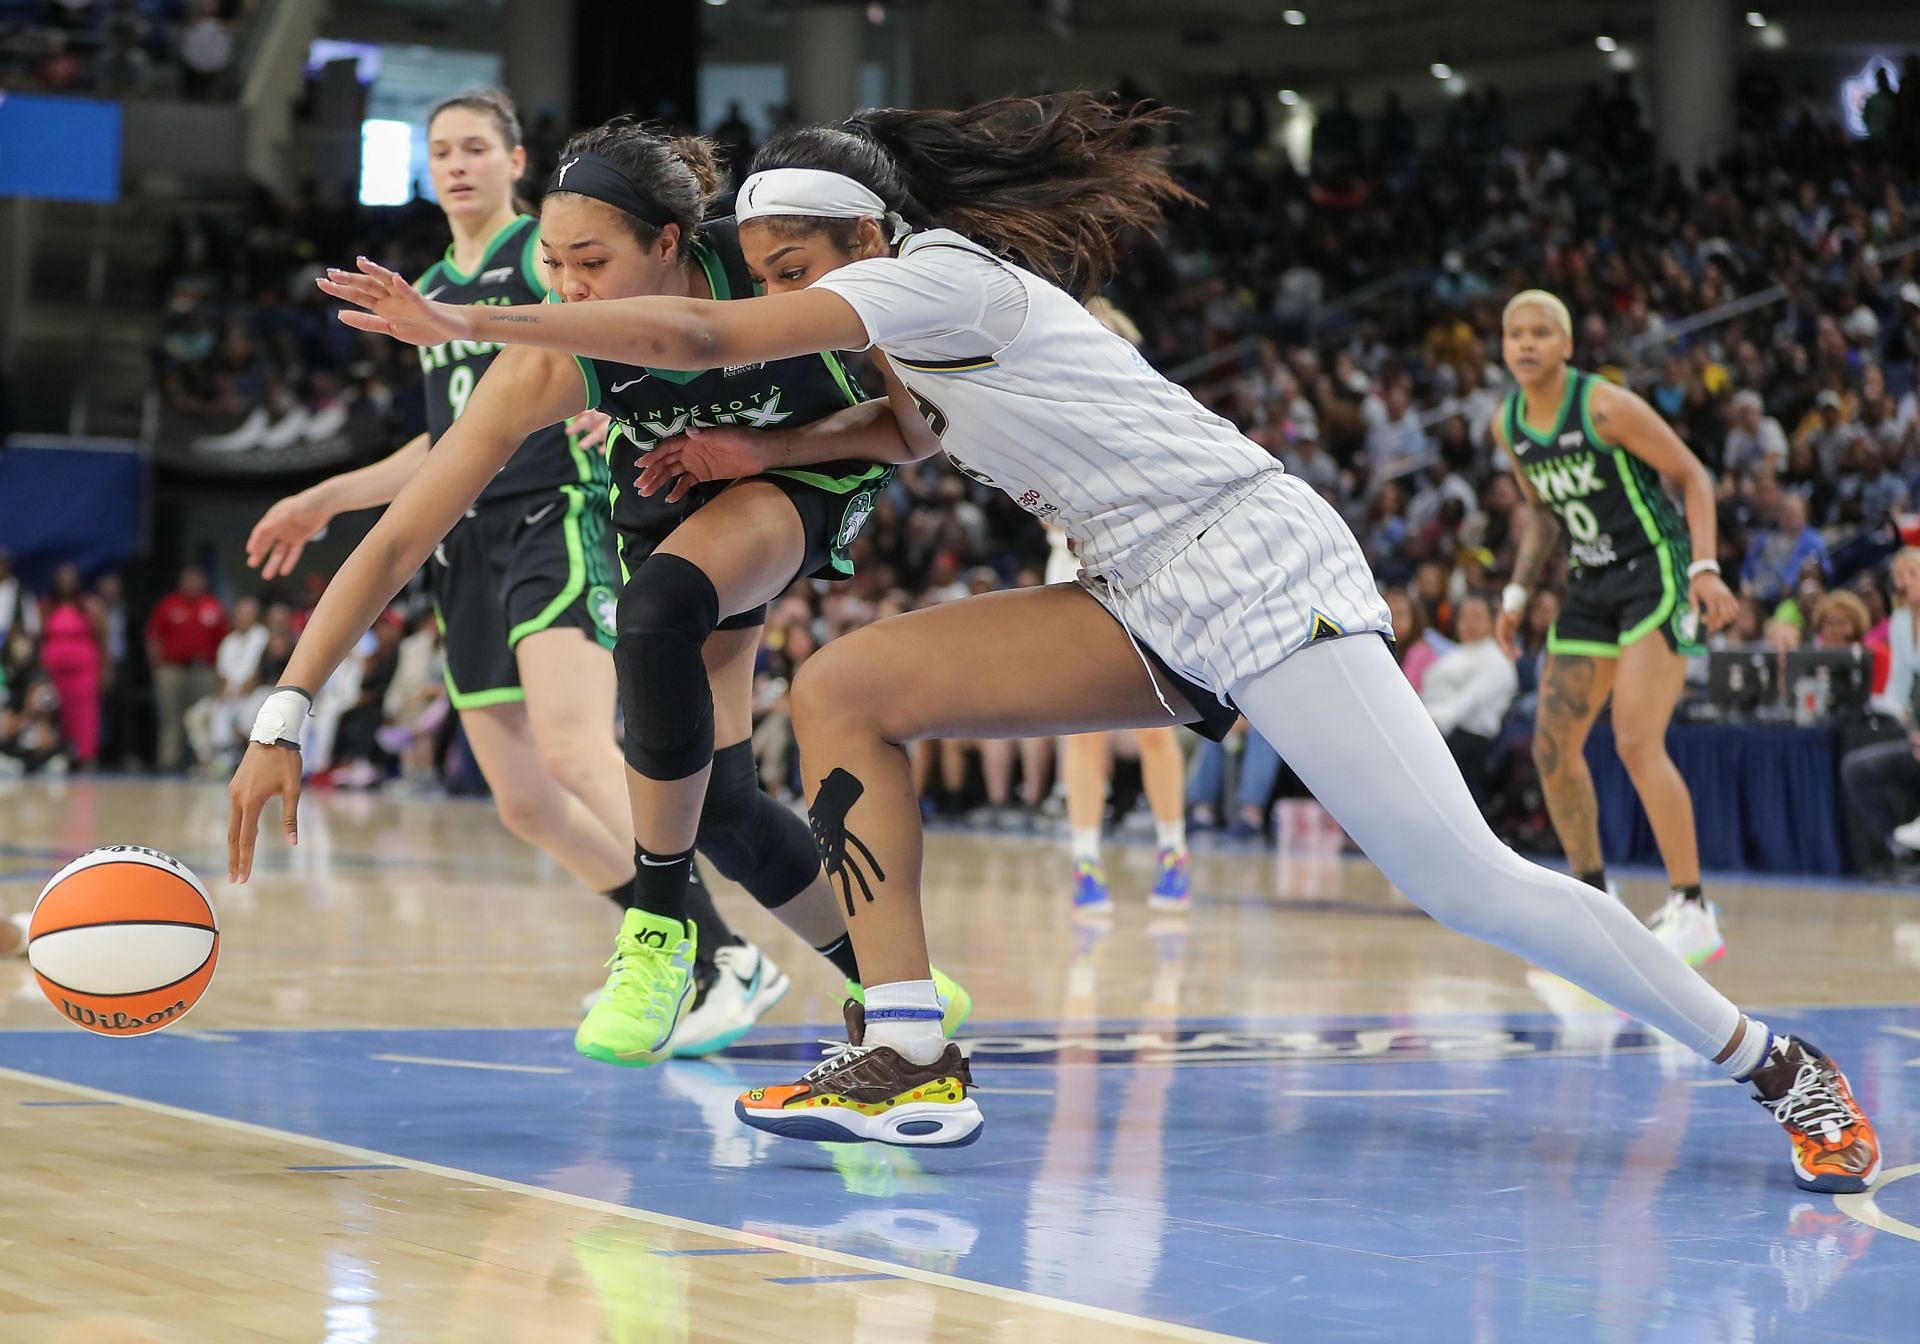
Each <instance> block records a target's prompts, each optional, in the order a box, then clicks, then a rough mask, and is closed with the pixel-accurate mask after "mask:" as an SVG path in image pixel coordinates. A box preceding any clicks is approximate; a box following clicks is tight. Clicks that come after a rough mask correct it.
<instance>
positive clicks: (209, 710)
mask: <svg viewBox="0 0 1920 1344" xmlns="http://www.w3.org/2000/svg"><path fill="white" fill-rule="evenodd" d="M266 651H267V627H266V626H265V625H264V624H263V623H262V622H261V617H260V600H259V599H258V598H253V597H243V598H240V599H238V600H237V601H235V602H234V604H233V628H232V629H231V630H229V631H227V633H226V635H225V637H223V638H222V639H221V641H220V648H219V650H218V651H217V652H216V653H215V654H214V659H213V670H214V675H215V677H216V678H217V679H218V685H217V686H216V688H215V689H214V692H213V694H212V695H210V696H207V697H205V698H204V699H201V700H196V701H194V702H193V704H191V705H189V706H188V707H187V715H186V729H187V741H188V743H189V744H190V745H191V746H192V747H193V754H194V758H195V759H196V760H197V761H198V763H199V768H200V769H201V770H203V771H205V772H206V773H207V774H209V775H212V776H217V777H223V776H225V775H226V774H227V773H228V772H229V771H231V770H232V769H233V763H234V761H235V759H236V758H237V756H238V754H239V748H240V745H241V743H242V742H244V741H245V740H246V732H247V729H248V728H249V727H251V726H252V723H253V720H252V717H251V716H250V715H249V714H248V708H249V706H251V705H252V704H253V693H254V691H255V690H257V689H258V688H259V686H260V659H261V656H262V655H263V654H265V653H266Z"/></svg>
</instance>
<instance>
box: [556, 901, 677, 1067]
mask: <svg viewBox="0 0 1920 1344" xmlns="http://www.w3.org/2000/svg"><path fill="white" fill-rule="evenodd" d="M695 938H696V934H695V932H694V927H693V923H692V921H687V922H686V923H682V922H681V921H680V920H677V919H667V918H665V917H663V916H661V915H651V914H648V913H647V912H646V911H644V910H629V911H627V913H626V917H625V918H624V919H622V920H621V921H620V933H619V935H618V936H617V937H615V939H614V940H613V955H612V956H611V957H609V958H607V965H608V967H609V968H610V969H611V971H612V973H611V974H610V975H608V976H607V983H606V984H605V985H603V986H602V987H601V989H600V998H599V1000H598V1002H596V1003H595V1004H594V1005H593V1007H592V1009H590V1010H589V1011H588V1013H587V1016H586V1019H585V1020H584V1021H582V1022H581V1023H580V1029H579V1030H578V1031H576V1032H574V1034H573V1048H574V1049H575V1050H577V1051H579V1052H580V1053H581V1054H583V1055H585V1056H586V1057H587V1058H588V1059H597V1060H599V1061H600V1062H602V1063H603V1064H622V1065H625V1066H627V1067H629V1068H644V1067H645V1066H646V1065H648V1064H658V1063H659V1062H660V1061H661V1060H663V1059H665V1058H667V1056H668V1055H669V1054H671V1053H672V1041H673V1032H674V1028H675V1027H678V1026H679V1025H680V1019H681V1017H682V1016H683V1015H684V1014H685V1013H686V1011H687V1004H688V1003H689V1002H690V1001H691V1000H692V998H693V951H694V943H695Z"/></svg>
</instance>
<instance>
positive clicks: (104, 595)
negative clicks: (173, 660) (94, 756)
mask: <svg viewBox="0 0 1920 1344" xmlns="http://www.w3.org/2000/svg"><path fill="white" fill-rule="evenodd" d="M92 608H93V611H94V612H95V615H96V618H97V619H98V621H99V623H100V626H99V628H100V651H101V653H102V655H103V662H102V664H101V676H100V759H101V761H102V762H103V763H104V764H107V765H113V764H117V763H118V762H120V761H121V760H123V759H124V758H125V757H126V754H127V743H128V732H129V730H128V718H129V716H130V713H131V704H130V695H129V687H128V684H127V682H128V670H127V653H128V651H129V650H128V644H127V630H128V617H127V596H126V588H125V585H124V584H123V583H122V582H121V579H120V576H119V575H118V574H113V573H108V574H102V575H101V576H100V577H99V578H98V579H95V580H94V584H93V603H92Z"/></svg>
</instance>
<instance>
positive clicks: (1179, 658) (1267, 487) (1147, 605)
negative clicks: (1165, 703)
mask: <svg viewBox="0 0 1920 1344" xmlns="http://www.w3.org/2000/svg"><path fill="white" fill-rule="evenodd" d="M1089 591H1091V592H1092V593H1093V595H1094V597H1095V598H1097V599H1098V600H1099V601H1100V602H1101V604H1102V605H1104V606H1105V607H1106V608H1107V610H1109V611H1111V612H1112V613H1113V614H1114V616H1115V617H1117V618H1118V619H1119V621H1120V622H1121V624H1123V625H1125V626H1126V627H1127V629H1129V630H1131V631H1132V632H1133V634H1134V637H1135V638H1136V639H1138V640H1140V642H1141V643H1143V644H1145V645H1147V646H1148V647H1149V648H1151V649H1152V650H1153V651H1154V652H1155V653H1157V654H1159V655H1160V657H1161V658H1163V659H1165V660H1166V663H1167V665H1168V666H1169V667H1171V668H1173V669H1174V670H1175V671H1176V672H1179V673H1180V674H1181V675H1182V676H1184V677H1187V678H1189V679H1191V680H1193V681H1195V682H1198V683H1199V684H1200V685H1202V686H1205V687H1207V688H1208V689H1210V690H1212V691H1214V692H1216V693H1224V692H1226V691H1227V690H1228V689H1230V688H1231V687H1233V686H1234V685H1236V684H1238V683H1239V682H1241V681H1243V680H1245V679H1246V678H1248V677H1251V676H1255V675H1257V674H1259V673H1261V672H1265V671H1266V670H1267V669H1269V668H1271V667H1275V666H1277V665H1278V664H1279V663H1280V662H1282V661H1283V660H1284V659H1285V658H1286V657H1287V656H1288V655H1289V654H1291V653H1293V652H1294V651H1295V650H1296V649H1299V648H1301V647H1302V646H1303V645H1305V644H1307V643H1308V642H1309V641H1310V640H1313V639H1315V638H1320V637H1326V636H1329V635H1336V634H1359V633H1362V632H1365V631H1376V632H1378V633H1380V634H1383V635H1387V636H1389V637H1391V636H1392V634H1393V619H1392V617H1391V616H1390V615H1389V614H1388V612H1387V604H1386V602H1385V601H1384V600H1383V599H1382V598H1381V596H1380V591H1379V589H1378V587H1377V586H1376V585H1375V582H1374V577H1373V571H1372V570H1371V569H1370V568H1369V567H1368V565H1367V560H1366V556H1365V555H1364V554H1362V553H1361V550H1360V543H1359V542H1358V541H1356V540H1354V536H1353V533H1352V532H1351V531H1350V530H1349V529H1348V527H1347V524H1346V521H1345V520H1344V519H1342V518H1341V517H1340V515H1339V514H1338V513H1336V512H1335V511H1334V509H1333V507H1332V506H1331V505H1329V504H1328V503H1327V502H1326V501H1325V500H1324V499H1322V498H1321V497H1320V496H1319V495H1318V494H1317V493H1315V492H1314V490H1313V488H1312V487H1311V486H1309V485H1307V484H1306V483H1305V482H1304V481H1302V480H1300V479H1298V478H1297V477H1294V476H1291V475H1288V474H1287V473H1285V472H1278V471H1276V472H1268V473H1264V474H1263V476H1262V478H1261V480H1260V481H1259V482H1258V484H1257V486H1256V488H1255V489H1254V490H1253V491H1252V492H1251V493H1249V494H1248V495H1247V496H1246V497H1245V498H1244V499H1242V500H1240V501H1239V502H1238V503H1236V504H1234V505H1233V506H1232V507H1231V508H1230V509H1228V510H1227V512H1226V513H1224V514H1222V515H1221V516H1220V517H1219V518H1217V519H1215V520H1214V522H1213V523H1211V524H1210V525H1209V526H1208V527H1206V528H1205V529H1204V530H1203V531H1202V532H1201V533H1200V535H1199V536H1197V537H1195V538H1194V539H1193V540H1192V541H1191V542H1189V543H1188V544H1187V545H1186V546H1185V547H1183V548H1182V549H1181V550H1179V551H1176V552H1175V553H1174V555H1173V556H1172V558H1170V559H1169V560H1168V561H1167V562H1166V563H1165V564H1164V565H1162V566H1160V568H1158V569H1157V570H1155V571H1154V572H1153V573H1151V574H1149V575H1147V576H1146V577H1145V578H1144V579H1142V580H1141V581H1140V582H1138V583H1137V584H1134V585H1132V586H1128V587H1115V586H1113V585H1110V584H1108V583H1106V582H1103V581H1100V580H1095V581H1094V582H1092V583H1091V584H1090V585H1089Z"/></svg>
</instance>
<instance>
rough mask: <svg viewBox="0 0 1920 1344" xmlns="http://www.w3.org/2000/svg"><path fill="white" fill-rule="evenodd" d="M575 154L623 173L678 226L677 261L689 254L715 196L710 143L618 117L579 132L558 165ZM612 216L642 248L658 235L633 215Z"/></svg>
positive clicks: (716, 166) (715, 165)
mask: <svg viewBox="0 0 1920 1344" xmlns="http://www.w3.org/2000/svg"><path fill="white" fill-rule="evenodd" d="M575 154H596V155H598V156H599V157H601V158H603V159H607V160H610V161H611V162H613V163H616V164H618V165H620V167H621V168H623V169H625V170H626V171H627V173H628V174H629V175H630V176H631V177H632V178H633V180H634V181H635V183H637V184H638V185H639V187H640V190H641V191H643V192H645V193H646V195H647V197H648V199H650V200H652V201H655V202H657V203H658V204H659V205H661V206H663V207H665V209H666V211H667V212H668V213H669V214H671V215H672V216H673V222H674V223H676V224H678V225H679V226H680V241H679V243H678V245H677V246H676V249H675V255H677V256H679V257H681V258H683V259H684V258H686V257H690V256H692V255H693V243H694V239H695V238H697V237H698V236H699V233H700V222H701V221H702V220H703V219H705V218H706V217H707V209H708V207H709V206H711V205H712V204H713V198H714V197H715V196H716V195H718V194H719V191H720V162H719V159H718V158H717V157H716V156H715V155H714V145H713V142H712V141H711V140H708V139H706V138H705V137H703V136H698V135H680V136H668V135H663V134H662V133H661V132H660V131H659V130H658V129H656V128H655V127H653V126H650V125H648V124H647V123H646V122H643V121H639V120H637V119H635V118H633V117H630V116H620V117H615V118H614V119H613V120H612V121H609V122H607V123H606V124H605V125H602V126H596V127H594V128H593V129H592V130H590V131H582V132H580V133H579V134H578V135H576V136H574V137H573V138H572V139H570V140H568V141H567V145H566V148H565V149H563V150H561V151H560V157H561V158H562V159H563V160H564V159H567V158H570V157H572V156H573V155H575ZM553 194H555V195H561V194H564V193H560V192H555V193H553ZM602 204H605V203H604V202H602ZM607 208H608V209H610V210H611V209H614V207H612V206H608V207H607ZM618 214H619V215H620V218H621V220H622V221H624V222H625V224H626V226H627V227H628V228H629V229H630V230H632V232H633V236H634V237H635V238H637V239H639V240H640V243H641V245H642V246H647V245H649V244H651V243H652V242H653V241H654V240H655V239H656V238H658V237H659V236H660V230H659V229H657V228H655V227H654V226H653V225H651V224H649V223H648V222H647V221H646V220H644V219H641V218H640V217H639V216H637V215H631V214H628V213H627V212H626V211H624V210H620V211H618Z"/></svg>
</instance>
